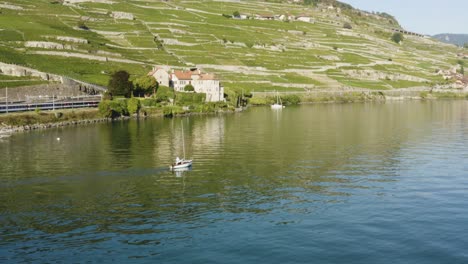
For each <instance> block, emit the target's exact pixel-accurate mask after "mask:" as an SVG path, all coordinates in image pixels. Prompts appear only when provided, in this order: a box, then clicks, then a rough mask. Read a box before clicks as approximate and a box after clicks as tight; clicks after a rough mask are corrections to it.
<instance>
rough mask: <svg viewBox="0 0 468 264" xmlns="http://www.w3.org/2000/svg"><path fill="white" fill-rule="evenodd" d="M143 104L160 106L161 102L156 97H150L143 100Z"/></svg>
mask: <svg viewBox="0 0 468 264" xmlns="http://www.w3.org/2000/svg"><path fill="white" fill-rule="evenodd" d="M141 105H142V106H149V107H155V106H160V104H159V103H158V101H156V99H150V98H146V99H143V100H141Z"/></svg>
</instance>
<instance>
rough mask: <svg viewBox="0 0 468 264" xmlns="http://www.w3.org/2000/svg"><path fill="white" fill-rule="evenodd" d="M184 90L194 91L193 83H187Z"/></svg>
mask: <svg viewBox="0 0 468 264" xmlns="http://www.w3.org/2000/svg"><path fill="white" fill-rule="evenodd" d="M184 91H186V92H194V91H195V88H194V87H193V85H191V84H187V85H185V87H184Z"/></svg>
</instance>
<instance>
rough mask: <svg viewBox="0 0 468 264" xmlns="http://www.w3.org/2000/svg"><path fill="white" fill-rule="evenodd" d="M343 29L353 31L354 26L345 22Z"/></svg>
mask: <svg viewBox="0 0 468 264" xmlns="http://www.w3.org/2000/svg"><path fill="white" fill-rule="evenodd" d="M343 28H346V29H353V26H351V24H350V23H348V22H345V23H344V24H343Z"/></svg>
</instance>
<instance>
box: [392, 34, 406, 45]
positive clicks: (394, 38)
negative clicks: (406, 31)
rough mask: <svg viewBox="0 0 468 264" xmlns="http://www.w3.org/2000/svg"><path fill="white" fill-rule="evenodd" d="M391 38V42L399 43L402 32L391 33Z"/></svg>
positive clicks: (401, 38)
mask: <svg viewBox="0 0 468 264" xmlns="http://www.w3.org/2000/svg"><path fill="white" fill-rule="evenodd" d="M392 40H393V42H395V43H397V44H400V42H402V41H403V34H401V33H400V32H396V33H393V35H392Z"/></svg>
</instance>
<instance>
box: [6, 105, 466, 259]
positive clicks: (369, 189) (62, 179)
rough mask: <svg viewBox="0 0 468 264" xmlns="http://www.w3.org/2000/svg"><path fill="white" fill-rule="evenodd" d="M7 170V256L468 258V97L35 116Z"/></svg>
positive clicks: (11, 147) (12, 141)
mask: <svg viewBox="0 0 468 264" xmlns="http://www.w3.org/2000/svg"><path fill="white" fill-rule="evenodd" d="M182 123H183V126H184V132H185V133H184V135H182V130H181V124H182ZM57 137H60V139H61V140H60V141H57ZM182 137H184V138H185V143H186V148H187V154H188V156H189V157H192V158H193V159H194V160H195V162H194V166H193V169H192V170H191V171H186V172H178V173H172V172H170V171H169V170H168V169H167V168H168V165H169V164H170V163H171V161H172V159H173V158H175V157H176V156H177V155H181V152H182V143H181V139H182ZM0 169H1V170H0V213H1V215H0V263H28V262H39V263H50V262H64V263H71V262H103V263H124V262H131V263H468V101H437V102H396V103H384V104H380V103H372V104H322V105H305V106H299V107H288V108H286V109H284V110H283V111H281V112H275V111H272V110H270V109H269V108H251V109H250V110H248V111H247V112H244V113H241V114H229V115H219V116H199V117H190V118H180V119H151V120H146V121H130V122H116V123H111V124H99V125H89V126H80V127H77V128H63V129H55V130H47V131H35V132H31V133H24V134H17V135H14V136H12V137H10V138H7V139H4V140H2V141H0Z"/></svg>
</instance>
